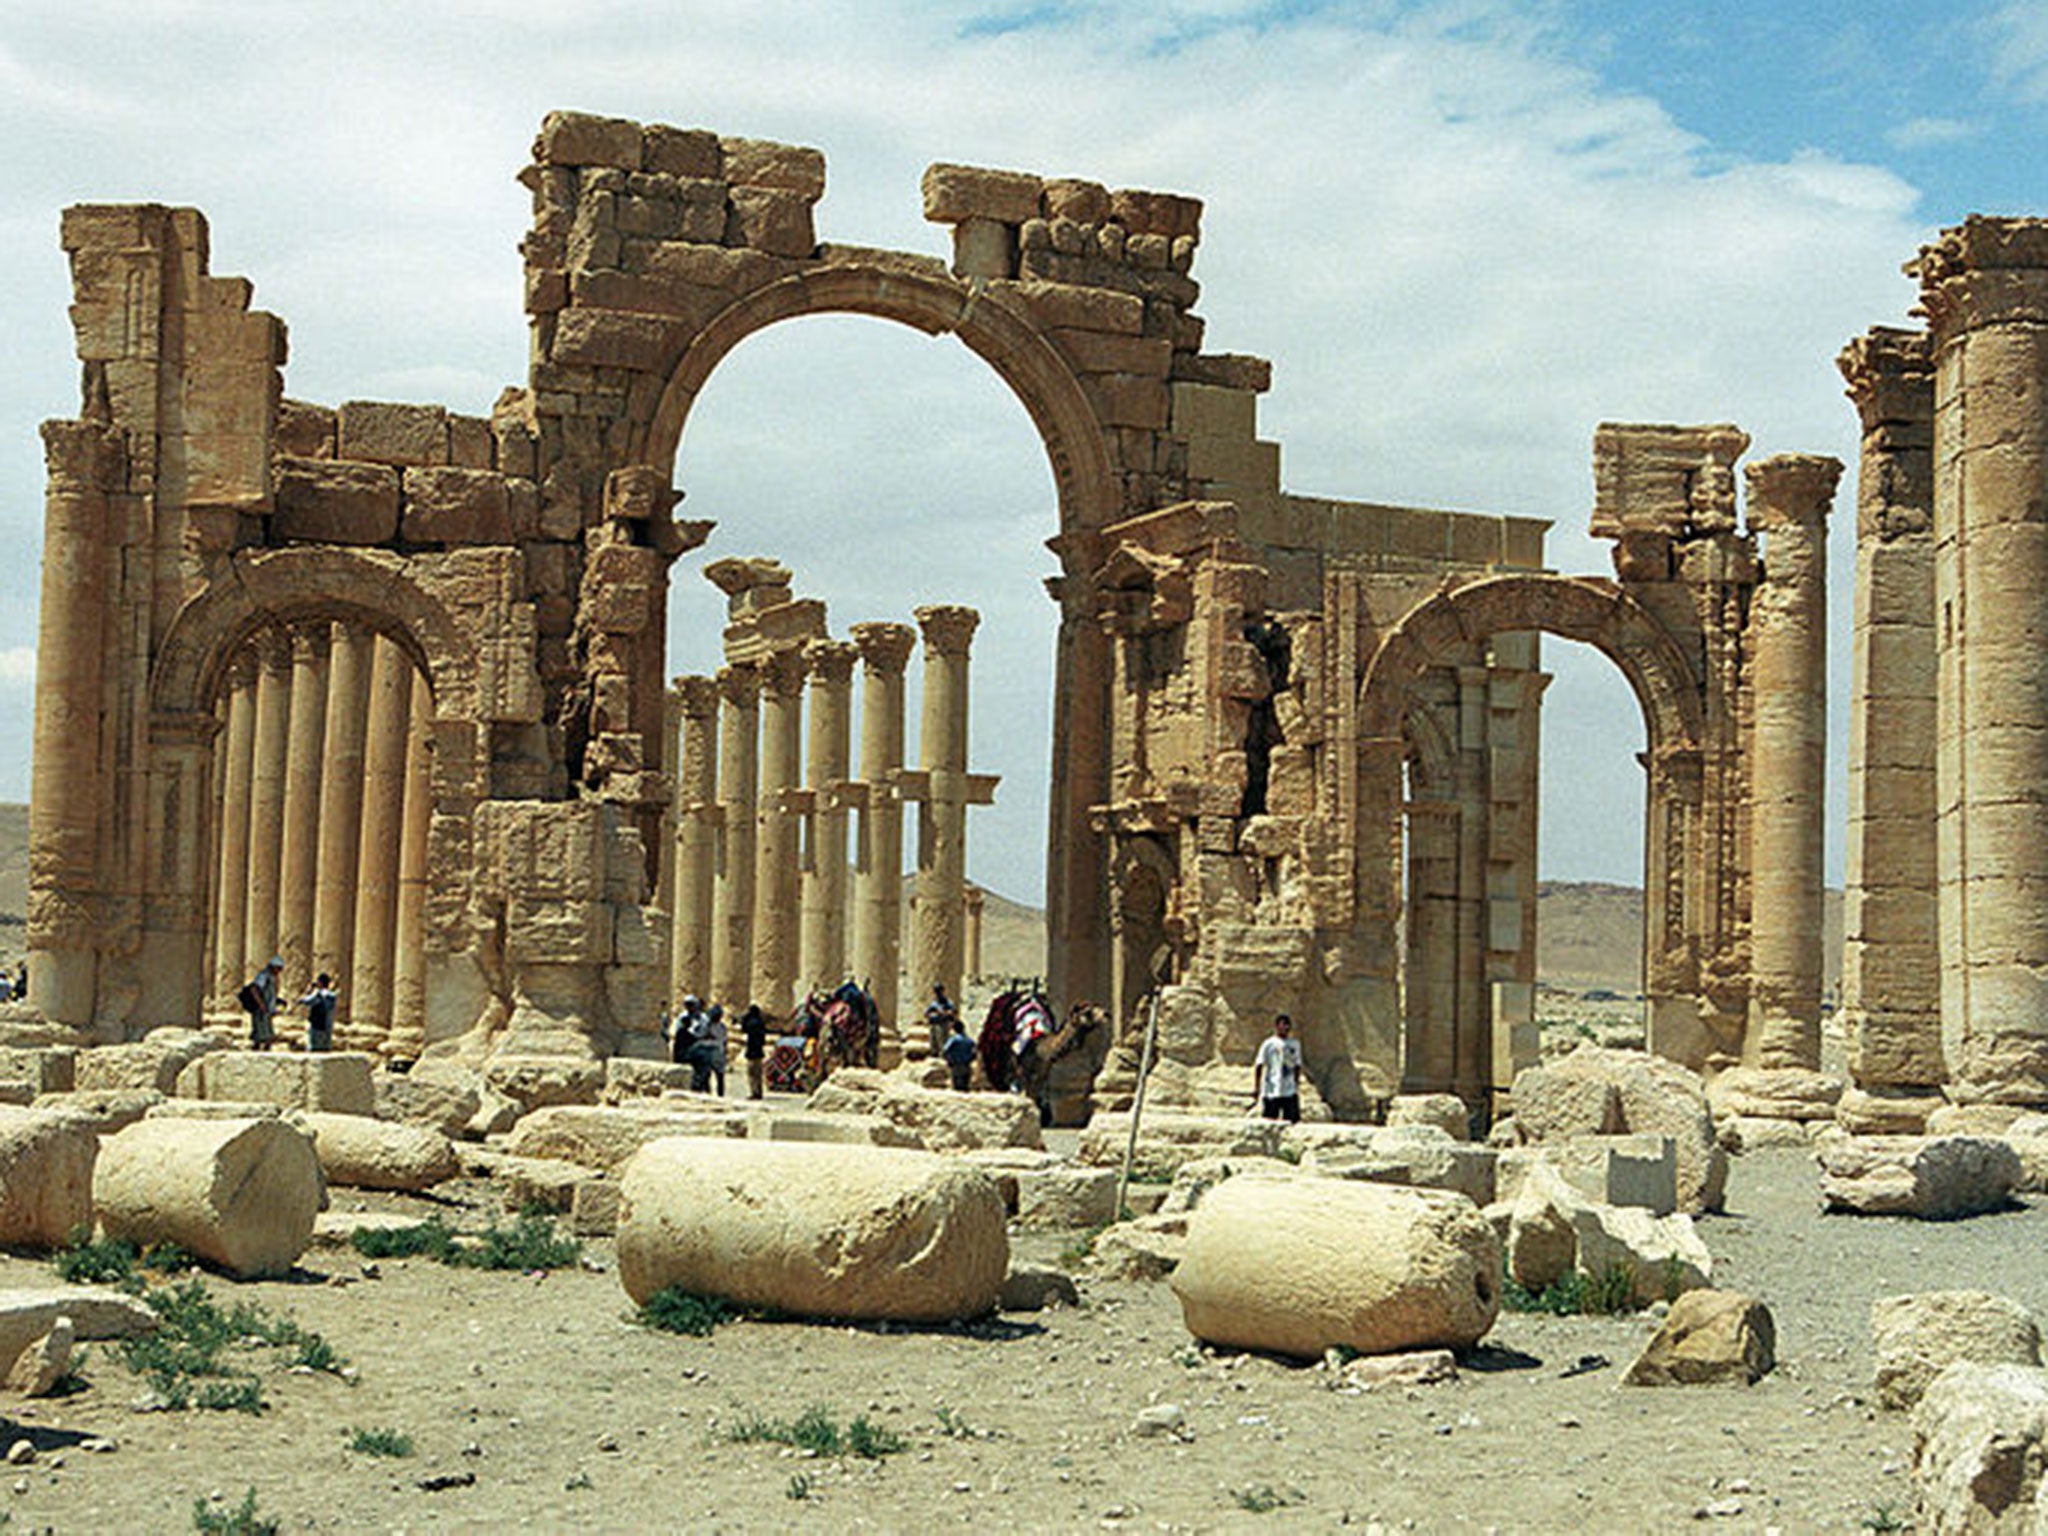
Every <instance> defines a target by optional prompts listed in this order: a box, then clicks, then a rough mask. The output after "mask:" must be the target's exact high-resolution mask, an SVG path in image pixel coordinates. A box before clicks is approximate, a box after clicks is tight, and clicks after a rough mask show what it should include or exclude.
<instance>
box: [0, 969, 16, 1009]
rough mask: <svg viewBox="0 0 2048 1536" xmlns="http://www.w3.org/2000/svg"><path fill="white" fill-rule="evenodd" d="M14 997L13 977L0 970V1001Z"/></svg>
mask: <svg viewBox="0 0 2048 1536" xmlns="http://www.w3.org/2000/svg"><path fill="white" fill-rule="evenodd" d="M13 998H14V978H13V977H12V976H10V975H8V974H7V973H6V972H5V971H0V1003H5V1002H11V1001H12V1000H13Z"/></svg>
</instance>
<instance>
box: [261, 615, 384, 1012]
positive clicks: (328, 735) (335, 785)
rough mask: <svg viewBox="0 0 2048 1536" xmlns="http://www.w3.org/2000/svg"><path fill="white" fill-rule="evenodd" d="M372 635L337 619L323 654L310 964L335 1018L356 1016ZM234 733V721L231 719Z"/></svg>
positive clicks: (373, 652) (373, 649)
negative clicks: (327, 983) (323, 980)
mask: <svg viewBox="0 0 2048 1536" xmlns="http://www.w3.org/2000/svg"><path fill="white" fill-rule="evenodd" d="M376 654H377V637H376V636H375V635H374V634H372V633H371V632H370V631H369V630H367V629H364V628H362V627H361V626H360V625H356V624H346V623H344V624H337V625H335V627H334V634H333V638H332V640H331V642H330V646H329V652H328V671H327V724H326V728H325V730H324V732H323V735H324V737H325V740H326V747H327V762H326V764H325V766H324V769H323V771H322V773H321V775H320V869H319V873H318V875H317V877H316V878H315V880H314V882H313V969H314V970H316V971H325V972H327V973H328V975H330V976H332V977H333V978H334V980H335V985H336V986H338V987H339V988H340V989H341V1004H340V1007H339V1010H338V1014H337V1022H346V1021H347V1020H349V1019H351V1018H353V1017H354V1016H355V997H354V985H353V975H354V970H355V945H356V939H355V935H356V860H357V858H358V857H359V855H360V853H361V848H362V834H363V751H364V744H365V742H366V740H367V738H368V734H369V727H370V672H371V665H372V661H373V659H374V658H375V656H376ZM229 729H230V731H232V730H233V720H232V718H231V719H230V721H229Z"/></svg>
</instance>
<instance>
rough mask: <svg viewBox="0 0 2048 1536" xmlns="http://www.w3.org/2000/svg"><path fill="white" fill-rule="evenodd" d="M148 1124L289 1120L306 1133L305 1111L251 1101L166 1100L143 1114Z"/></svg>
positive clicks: (150, 1107) (153, 1105) (152, 1106)
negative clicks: (185, 1121) (152, 1122)
mask: <svg viewBox="0 0 2048 1536" xmlns="http://www.w3.org/2000/svg"><path fill="white" fill-rule="evenodd" d="M142 1118H143V1119H145V1120H277V1119H289V1120H290V1121H291V1123H292V1124H293V1125H296V1126H297V1127H298V1128H299V1129H300V1130H302V1131H303V1130H305V1129H306V1114H305V1111H304V1110H299V1109H286V1108H285V1107H284V1106H283V1105H282V1104H258V1103H255V1102H253V1101H252V1100H249V1099H165V1100H164V1101H163V1102H162V1103H159V1104H152V1105H150V1106H149V1108H148V1109H147V1110H145V1111H144V1112H143V1115H142Z"/></svg>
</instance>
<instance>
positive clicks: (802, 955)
mask: <svg viewBox="0 0 2048 1536" xmlns="http://www.w3.org/2000/svg"><path fill="white" fill-rule="evenodd" d="M859 654H860V651H859V648H858V647H856V646H853V645H849V644H846V643H844V642H842V641H835V640H813V641H812V642H811V643H810V644H809V645H807V646H805V647H804V662H805V664H806V665H807V666H808V667H809V668H810V677H811V718H810V728H809V731H808V733H807V751H806V755H805V761H804V787H805V791H806V794H807V796H808V800H809V807H810V809H809V837H808V847H807V849H806V857H805V858H804V860H803V934H802V942H801V946H800V952H799V960H798V965H797V969H798V972H799V973H800V975H801V976H802V978H803V981H804V984H805V985H806V986H812V987H832V986H837V985H838V984H839V983H840V982H842V981H844V980H845V979H846V960H847V955H846V906H847V889H846V868H847V866H846V802H845V799H844V795H845V784H846V776H847V764H848V755H849V736H848V730H849V726H850V718H849V716H850V710H849V705H850V703H851V699H850V697H849V695H850V685H851V682H852V678H853V663H854V659H855V658H856V657H857V656H858V655H859Z"/></svg>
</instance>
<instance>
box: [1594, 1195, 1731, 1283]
mask: <svg viewBox="0 0 2048 1536" xmlns="http://www.w3.org/2000/svg"><path fill="white" fill-rule="evenodd" d="M1572 1229H1573V1231H1574V1232H1575V1233H1576V1234H1577V1236H1578V1240H1579V1255H1578V1268H1579V1273H1580V1274H1583V1275H1592V1276H1600V1275H1605V1274H1606V1273H1607V1272H1608V1271H1609V1270H1611V1269H1614V1268H1616V1267H1617V1266H1619V1267H1620V1268H1622V1269H1625V1270H1627V1271H1628V1273H1629V1274H1630V1275H1631V1276H1632V1277H1633V1279H1634V1282H1635V1300H1636V1305H1638V1306H1648V1305H1649V1304H1650V1303H1651V1302H1653V1301H1660V1300H1666V1299H1670V1298H1673V1297H1676V1296H1679V1295H1682V1294H1683V1293H1685V1292H1687V1291H1695V1290H1699V1289H1701V1288H1703V1287H1705V1286H1709V1285H1712V1284H1713V1283H1714V1258H1713V1255H1712V1254H1710V1253H1708V1252H1707V1245H1706V1244H1705V1243H1703V1242H1701V1241H1700V1237H1699V1233H1698V1232H1697V1231H1695V1230H1694V1228H1693V1224H1692V1218H1691V1217H1690V1216H1688V1215H1686V1214H1685V1212H1683V1211H1675V1212H1673V1213H1672V1214H1671V1215H1669V1216H1652V1215H1651V1214H1650V1213H1649V1212H1648V1211H1646V1210H1643V1209H1642V1208H1641V1207H1639V1206H1615V1205H1594V1204H1592V1203H1591V1202H1588V1203H1587V1204H1584V1205H1581V1206H1579V1207H1578V1208H1577V1209H1576V1210H1574V1211H1573V1212H1572Z"/></svg>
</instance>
